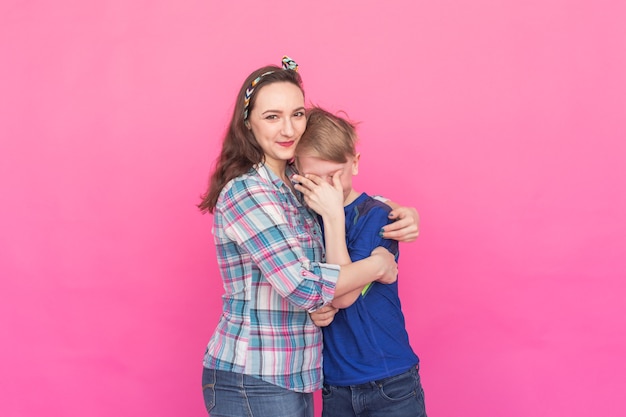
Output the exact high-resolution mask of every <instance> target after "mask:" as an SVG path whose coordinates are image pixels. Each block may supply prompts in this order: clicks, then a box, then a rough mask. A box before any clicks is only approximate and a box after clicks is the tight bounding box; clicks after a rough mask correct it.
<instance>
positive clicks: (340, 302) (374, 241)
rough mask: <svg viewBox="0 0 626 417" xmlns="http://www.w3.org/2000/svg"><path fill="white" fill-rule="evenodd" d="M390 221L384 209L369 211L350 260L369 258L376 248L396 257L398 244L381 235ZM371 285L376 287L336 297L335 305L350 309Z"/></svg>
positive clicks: (354, 244)
mask: <svg viewBox="0 0 626 417" xmlns="http://www.w3.org/2000/svg"><path fill="white" fill-rule="evenodd" d="M389 221H390V220H389V217H388V215H387V211H386V210H385V209H383V208H382V207H375V208H373V209H371V210H369V211H368V213H367V214H366V219H364V221H362V222H359V225H358V227H359V230H358V234H357V236H356V237H355V238H354V239H352V238H351V244H350V258H351V259H352V261H353V262H356V261H358V260H360V259H363V258H364V257H367V256H369V251H370V250H371V249H372V248H376V249H374V252H375V251H378V250H385V251H389V252H391V253H393V254H394V255H397V254H398V242H397V241H395V240H390V239H385V238H383V237H382V236H380V233H379V230H380V229H381V227H384V226H385V225H386V224H387V223H389ZM396 261H397V259H396ZM370 285H375V283H374V282H372V283H370V284H368V285H366V286H364V287H361V288H359V289H356V290H354V291H351V292H349V293H347V294H345V295H342V296H339V297H334V298H333V302H332V303H333V305H334V306H335V307H338V308H347V307H350V306H351V305H352V304H353V303H354V302H355V301H356V300H357V299H358V298H359V297H360V296H361V295H363V296H365V294H366V291H367V289H368V288H369V286H370Z"/></svg>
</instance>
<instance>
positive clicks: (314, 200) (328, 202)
mask: <svg viewBox="0 0 626 417" xmlns="http://www.w3.org/2000/svg"><path fill="white" fill-rule="evenodd" d="M340 178H341V172H339V171H338V172H336V173H334V174H333V184H332V185H331V184H329V183H328V182H326V181H324V180H323V179H322V178H320V177H318V176H317V175H313V174H307V175H306V176H302V175H297V174H296V175H294V176H293V177H292V180H293V181H294V187H295V189H296V190H298V191H300V192H301V193H302V195H303V196H304V202H305V203H306V205H307V206H309V207H310V208H311V209H313V210H314V211H315V212H316V213H317V214H319V215H320V216H322V218H328V217H329V216H341V217H343V216H344V215H345V214H344V212H343V188H342V186H341V180H340Z"/></svg>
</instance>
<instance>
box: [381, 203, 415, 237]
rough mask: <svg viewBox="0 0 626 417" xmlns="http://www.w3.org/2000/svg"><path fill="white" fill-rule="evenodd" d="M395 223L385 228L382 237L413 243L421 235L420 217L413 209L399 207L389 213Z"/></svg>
mask: <svg viewBox="0 0 626 417" xmlns="http://www.w3.org/2000/svg"><path fill="white" fill-rule="evenodd" d="M389 218H390V219H395V221H394V222H393V223H391V224H388V225H387V226H385V227H383V228H382V229H381V231H382V232H383V234H382V237H384V238H385V239H393V240H397V241H400V242H413V241H414V240H415V239H417V237H418V236H419V234H420V229H419V226H420V216H419V213H418V212H417V210H415V209H414V208H413V207H397V208H395V209H393V210H391V212H390V213H389Z"/></svg>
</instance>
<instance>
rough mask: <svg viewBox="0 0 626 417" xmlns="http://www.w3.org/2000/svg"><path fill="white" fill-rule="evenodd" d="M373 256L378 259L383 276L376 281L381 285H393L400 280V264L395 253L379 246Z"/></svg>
mask: <svg viewBox="0 0 626 417" xmlns="http://www.w3.org/2000/svg"><path fill="white" fill-rule="evenodd" d="M371 256H373V257H376V258H377V259H378V260H379V262H380V265H381V276H380V278H378V279H377V280H376V281H378V282H380V283H381V284H393V283H394V282H396V281H397V280H398V264H397V263H396V259H395V256H394V255H393V253H391V252H389V251H388V250H387V249H386V248H384V247H382V246H379V247H377V248H376V249H374V250H373V251H372V253H371Z"/></svg>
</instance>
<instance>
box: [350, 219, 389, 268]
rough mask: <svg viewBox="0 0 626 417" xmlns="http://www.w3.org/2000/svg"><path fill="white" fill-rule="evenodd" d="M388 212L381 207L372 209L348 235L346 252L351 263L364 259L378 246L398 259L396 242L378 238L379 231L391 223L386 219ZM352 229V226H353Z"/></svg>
mask: <svg viewBox="0 0 626 417" xmlns="http://www.w3.org/2000/svg"><path fill="white" fill-rule="evenodd" d="M388 214H389V210H385V209H383V208H382V207H374V208H372V209H371V210H369V211H368V213H367V215H366V216H367V217H366V218H365V219H360V220H359V222H358V224H357V226H356V227H357V229H356V230H352V231H351V232H350V233H349V235H348V239H349V242H348V252H349V254H350V259H351V260H352V262H356V261H360V260H361V259H365V258H367V257H368V256H370V254H371V253H372V251H373V250H374V249H376V248H377V247H378V246H382V247H384V248H386V249H387V250H388V251H389V252H391V253H393V254H394V255H395V256H396V261H397V259H398V242H397V241H396V240H392V239H385V238H382V237H381V236H380V234H379V233H380V229H381V228H382V227H383V226H386V225H387V224H389V223H391V222H392V220H390V219H389V217H388ZM353 227H354V226H353Z"/></svg>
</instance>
